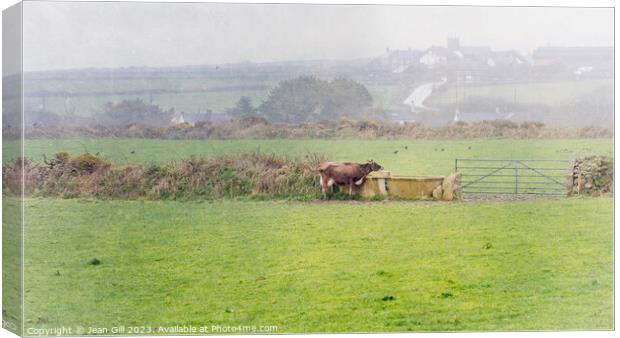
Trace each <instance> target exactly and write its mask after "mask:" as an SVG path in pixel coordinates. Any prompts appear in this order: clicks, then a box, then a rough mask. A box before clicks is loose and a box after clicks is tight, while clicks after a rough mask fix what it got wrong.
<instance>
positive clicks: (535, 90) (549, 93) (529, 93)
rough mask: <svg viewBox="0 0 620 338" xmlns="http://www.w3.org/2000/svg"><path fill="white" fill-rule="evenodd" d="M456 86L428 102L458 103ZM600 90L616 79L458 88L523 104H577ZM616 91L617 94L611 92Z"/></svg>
mask: <svg viewBox="0 0 620 338" xmlns="http://www.w3.org/2000/svg"><path fill="white" fill-rule="evenodd" d="M455 90H456V89H455V87H454V86H449V87H447V88H446V90H443V91H440V92H438V93H437V94H436V95H433V96H431V97H430V99H429V100H428V102H427V104H428V105H430V106H434V105H437V104H451V103H454V100H455V97H456V96H457V95H456V94H457V93H456V92H455ZM599 91H608V92H609V93H613V81H611V80H583V81H567V82H534V83H519V84H505V85H502V84H498V85H492V86H488V85H487V86H468V87H464V88H463V87H459V88H458V97H459V100H463V98H464V97H471V96H481V97H486V98H496V99H503V100H506V101H507V102H514V101H515V99H516V102H517V103H520V104H545V105H549V106H562V105H569V104H574V103H575V101H576V100H579V99H583V98H585V97H586V96H587V95H590V94H592V93H595V92H599ZM610 95H613V94H610Z"/></svg>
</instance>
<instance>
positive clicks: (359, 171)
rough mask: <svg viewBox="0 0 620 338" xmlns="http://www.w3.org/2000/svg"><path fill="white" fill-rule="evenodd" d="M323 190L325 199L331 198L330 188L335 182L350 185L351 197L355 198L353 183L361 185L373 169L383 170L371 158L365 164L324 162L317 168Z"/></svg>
mask: <svg viewBox="0 0 620 338" xmlns="http://www.w3.org/2000/svg"><path fill="white" fill-rule="evenodd" d="M317 170H318V172H319V176H320V181H321V190H323V199H326V200H327V199H329V198H330V196H329V189H330V188H331V187H332V185H334V184H338V185H340V186H343V185H348V186H349V199H352V198H353V184H355V185H360V184H362V182H363V181H364V177H366V175H368V174H370V173H371V172H372V171H377V170H383V167H382V166H380V165H379V163H377V162H375V161H373V160H369V161H368V162H366V163H364V164H359V163H351V162H324V163H321V164H320V165H319V167H318V168H317Z"/></svg>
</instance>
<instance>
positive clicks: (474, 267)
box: [4, 198, 613, 333]
mask: <svg viewBox="0 0 620 338" xmlns="http://www.w3.org/2000/svg"><path fill="white" fill-rule="evenodd" d="M4 203H5V207H7V204H11V203H15V200H12V199H6V198H5V202H4ZM612 211H613V200H612V199H610V198H592V199H587V198H586V199H580V198H570V199H559V200H537V201H529V202H512V203H479V204H478V203H433V202H417V203H411V202H408V203H406V202H389V203H384V202H368V203H358V202H357V203H349V202H331V203H291V202H232V201H227V202H218V203H178V202H143V201H133V202H128V201H93V200H56V199H28V200H27V201H26V220H27V224H26V228H25V235H26V247H25V255H26V257H25V263H26V271H25V273H26V281H25V288H26V292H25V295H26V296H25V297H26V298H25V303H26V309H25V310H26V312H25V322H26V328H29V327H34V328H42V327H56V326H60V325H65V326H74V327H75V325H81V326H85V327H88V326H91V325H92V326H99V327H108V328H110V327H112V326H117V325H125V326H134V325H135V326H148V327H151V326H153V327H156V326H173V325H197V326H200V325H209V326H210V325H277V326H278V332H280V333H285V332H286V333H289V332H366V331H372V332H376V331H437V330H440V331H453V330H455V331H459V330H575V329H613V223H612V221H613V220H612V217H613V215H612ZM93 258H97V259H99V260H100V261H101V264H99V265H89V264H88V262H89V261H90V260H91V259H93Z"/></svg>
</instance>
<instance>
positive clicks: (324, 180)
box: [320, 175, 329, 200]
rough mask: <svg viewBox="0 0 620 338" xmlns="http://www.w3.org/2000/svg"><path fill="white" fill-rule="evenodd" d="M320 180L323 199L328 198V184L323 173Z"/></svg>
mask: <svg viewBox="0 0 620 338" xmlns="http://www.w3.org/2000/svg"><path fill="white" fill-rule="evenodd" d="M320 177H321V178H320V180H321V190H322V191H323V199H324V200H327V199H328V194H327V189H329V186H328V185H327V178H326V177H323V175H320Z"/></svg>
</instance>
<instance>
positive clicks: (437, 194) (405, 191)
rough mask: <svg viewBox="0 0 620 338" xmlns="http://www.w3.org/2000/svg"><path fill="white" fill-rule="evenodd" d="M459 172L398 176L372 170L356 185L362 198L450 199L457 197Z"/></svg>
mask: <svg viewBox="0 0 620 338" xmlns="http://www.w3.org/2000/svg"><path fill="white" fill-rule="evenodd" d="M460 176H461V175H460V174H458V173H455V174H451V175H450V176H448V177H447V178H446V177H444V176H398V175H392V173H391V172H389V171H378V172H372V173H370V174H369V175H368V176H366V178H365V179H364V182H363V183H362V184H361V185H360V186H357V187H356V192H357V193H358V194H359V195H360V196H362V197H364V198H372V197H374V196H385V197H401V198H420V197H432V198H434V199H436V200H444V201H452V200H454V199H457V198H458V196H457V195H458V194H457V192H458V190H457V189H458V184H459V183H460V182H459V181H460Z"/></svg>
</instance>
